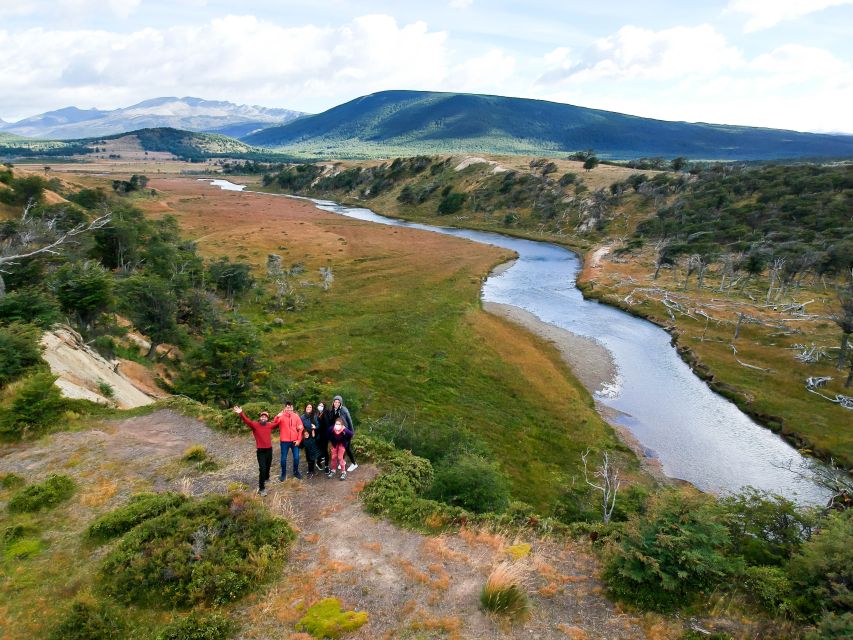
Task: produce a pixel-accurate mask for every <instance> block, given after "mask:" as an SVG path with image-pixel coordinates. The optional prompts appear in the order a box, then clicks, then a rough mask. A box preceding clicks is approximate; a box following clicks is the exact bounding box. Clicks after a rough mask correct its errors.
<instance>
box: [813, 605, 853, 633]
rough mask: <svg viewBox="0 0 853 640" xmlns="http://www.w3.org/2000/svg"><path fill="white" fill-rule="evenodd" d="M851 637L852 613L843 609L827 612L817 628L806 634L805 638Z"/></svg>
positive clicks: (852, 628)
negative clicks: (837, 611) (841, 611)
mask: <svg viewBox="0 0 853 640" xmlns="http://www.w3.org/2000/svg"><path fill="white" fill-rule="evenodd" d="M850 638H853V613H851V612H850V611H845V612H844V613H840V614H835V613H827V614H826V615H825V616H823V618H821V619H820V622H818V624H817V628H815V629H814V631H811V632H810V633H808V634H807V635H806V640H850Z"/></svg>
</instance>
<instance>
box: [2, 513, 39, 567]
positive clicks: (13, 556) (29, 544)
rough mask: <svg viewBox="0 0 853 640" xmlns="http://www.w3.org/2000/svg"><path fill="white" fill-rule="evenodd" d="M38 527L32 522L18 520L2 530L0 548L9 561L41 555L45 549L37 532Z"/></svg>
mask: <svg viewBox="0 0 853 640" xmlns="http://www.w3.org/2000/svg"><path fill="white" fill-rule="evenodd" d="M37 533H38V529H36V528H35V527H34V526H32V525H30V524H25V523H22V522H17V523H15V524H12V525H9V526H8V527H6V528H5V529H3V531H2V532H0V550H2V551H3V557H4V558H5V559H6V561H7V562H11V561H14V560H24V559H26V558H33V557H35V556H37V555H39V554H40V553H41V552H42V550H43V549H44V542H42V541H41V540H40V539H39V538H38V537H36V534H37Z"/></svg>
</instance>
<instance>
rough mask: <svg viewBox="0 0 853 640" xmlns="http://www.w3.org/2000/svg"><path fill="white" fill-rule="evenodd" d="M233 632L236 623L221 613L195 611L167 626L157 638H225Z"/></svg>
mask: <svg viewBox="0 0 853 640" xmlns="http://www.w3.org/2000/svg"><path fill="white" fill-rule="evenodd" d="M233 633H234V623H233V622H231V620H229V619H228V618H227V617H225V616H224V615H222V614H221V613H209V614H207V615H201V614H198V613H196V612H195V611H193V612H192V613H190V614H189V615H188V616H187V617H185V618H182V619H180V620H176V621H173V622H172V623H170V624H169V625H168V626H166V628H165V629H163V630H162V631H161V632H160V633H158V634H157V640H225V639H226V638H230V637H231V635H232V634H233Z"/></svg>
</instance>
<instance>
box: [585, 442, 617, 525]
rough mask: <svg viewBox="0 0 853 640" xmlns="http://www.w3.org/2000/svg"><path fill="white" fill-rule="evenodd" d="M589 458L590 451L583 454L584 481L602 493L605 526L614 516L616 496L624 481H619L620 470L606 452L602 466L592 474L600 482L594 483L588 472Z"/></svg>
mask: <svg viewBox="0 0 853 640" xmlns="http://www.w3.org/2000/svg"><path fill="white" fill-rule="evenodd" d="M588 456H589V449H587V450H586V452H585V453H583V454H581V460H583V479H584V481H586V483H587V484H588V485H589V486H590V487H592V488H593V489H595V490H597V491H600V492H601V519H602V520H603V521H604V524H607V523H608V522H610V518H611V516H612V515H613V509H615V508H616V494H617V493H619V487H620V486H621V484H622V481H621V480H620V479H619V469H618V468H617V467H616V466H614V465H613V464H612V463H611V460H610V454H609V453H608V452H607V451H605V452H604V453H603V454H602V455H601V464H599V465H598V466H597V467H596V468H595V471H593V473H592V475H593V477H595V478H597V479H598V481H597V483H596V482H593V481H591V480H590V479H589V474H588V470H587V464H586V459H587V457H588Z"/></svg>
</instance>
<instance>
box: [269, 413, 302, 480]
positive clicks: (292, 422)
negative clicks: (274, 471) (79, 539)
mask: <svg viewBox="0 0 853 640" xmlns="http://www.w3.org/2000/svg"><path fill="white" fill-rule="evenodd" d="M272 428H273V429H275V428H278V433H279V439H280V440H281V475H280V476H279V478H278V479H279V480H281V481H282V482H284V481H285V479H286V478H287V452H288V451H293V477H294V478H297V479H298V480H302V474H301V473H299V445H300V444H301V443H302V431H303V429H304V427H303V426H302V418H300V417H299V416H298V415H297V414H296V412H295V411H294V410H293V403H292V402H290V401H289V400H288V401H287V402H285V403H284V410H283V411H282V412H281V413H279V414H278V415H277V416H276V417H275V418H274V419H273V421H272Z"/></svg>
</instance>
